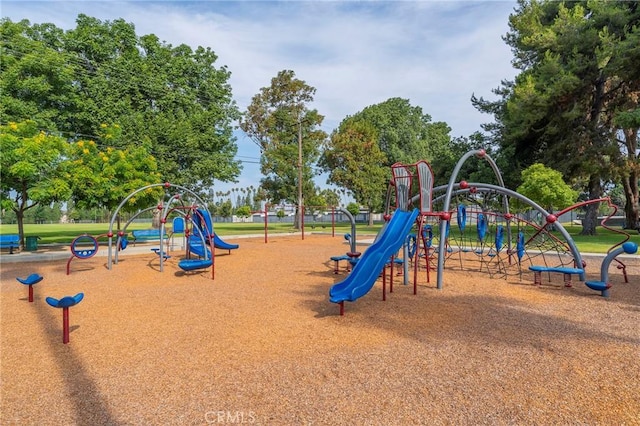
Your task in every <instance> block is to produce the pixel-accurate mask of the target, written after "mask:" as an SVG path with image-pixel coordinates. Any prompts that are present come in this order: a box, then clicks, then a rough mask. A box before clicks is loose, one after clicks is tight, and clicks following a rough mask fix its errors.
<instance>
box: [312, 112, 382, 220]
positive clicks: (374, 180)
mask: <svg viewBox="0 0 640 426" xmlns="http://www.w3.org/2000/svg"><path fill="white" fill-rule="evenodd" d="M386 162H387V157H386V155H384V153H383V152H382V151H381V150H380V147H379V145H378V133H377V131H376V130H375V128H374V127H373V125H372V124H370V123H369V122H367V121H364V120H357V119H354V118H347V119H345V120H343V121H342V123H340V127H339V128H338V129H337V130H335V131H334V132H333V133H332V134H331V139H330V140H329V141H328V142H327V144H326V146H325V148H324V151H323V154H322V157H321V160H320V167H321V168H322V169H324V170H325V171H326V172H328V173H329V178H328V179H327V183H333V184H336V185H338V186H341V187H344V188H347V189H348V190H349V191H351V192H352V193H353V196H354V198H355V199H356V201H357V202H358V203H360V204H362V205H364V206H366V207H367V208H368V209H369V211H370V212H374V211H380V210H381V209H382V208H383V203H384V198H383V197H382V196H381V194H382V190H383V189H385V186H386V183H387V182H388V176H389V170H390V169H389V168H388V167H386V166H385V164H386ZM369 224H370V225H372V224H373V215H369Z"/></svg>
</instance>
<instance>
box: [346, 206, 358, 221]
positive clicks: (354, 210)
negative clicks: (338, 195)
mask: <svg viewBox="0 0 640 426" xmlns="http://www.w3.org/2000/svg"><path fill="white" fill-rule="evenodd" d="M347 211H348V212H349V213H351V215H352V216H353V217H354V218H355V217H356V216H357V215H358V214H359V213H360V206H359V205H358V203H349V204H347Z"/></svg>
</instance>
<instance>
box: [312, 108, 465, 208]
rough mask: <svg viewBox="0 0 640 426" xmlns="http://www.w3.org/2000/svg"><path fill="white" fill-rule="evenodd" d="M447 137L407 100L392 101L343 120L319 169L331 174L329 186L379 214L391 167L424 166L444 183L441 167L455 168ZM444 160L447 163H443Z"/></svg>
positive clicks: (438, 124)
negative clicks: (420, 163)
mask: <svg viewBox="0 0 640 426" xmlns="http://www.w3.org/2000/svg"><path fill="white" fill-rule="evenodd" d="M450 131H451V129H450V128H449V126H448V125H447V124H446V123H443V122H432V121H431V116H430V115H428V114H425V113H423V111H422V108H420V107H418V106H412V105H411V104H410V102H409V100H407V99H402V98H391V99H388V100H386V101H385V102H382V103H379V104H375V105H370V106H368V107H366V108H365V109H363V110H362V111H360V112H358V113H356V114H354V115H353V116H349V117H347V118H345V119H344V120H343V121H342V123H341V124H340V126H339V127H338V129H337V130H335V131H334V132H333V134H332V136H331V139H330V140H329V141H328V143H327V146H326V148H325V152H326V153H325V154H324V155H323V157H322V160H321V162H320V165H321V167H322V168H323V169H324V170H325V171H327V172H329V182H333V183H336V184H338V185H341V186H344V187H345V188H347V189H348V190H349V191H351V192H352V193H353V195H354V198H355V199H356V200H357V201H358V202H359V203H361V204H362V205H365V206H367V207H368V208H369V209H370V210H371V211H380V210H381V209H382V208H383V203H384V200H385V193H386V190H387V182H388V179H389V178H390V177H391V165H392V164H394V163H398V162H399V163H404V164H412V163H415V162H417V161H419V160H426V161H427V162H429V163H432V164H433V165H434V172H435V173H436V176H438V177H440V178H441V183H444V176H446V177H447V179H448V173H450V171H451V168H448V169H447V170H446V171H445V170H444V169H443V167H442V165H445V164H446V165H451V164H455V162H453V157H454V155H453V153H452V152H453V151H452V145H451V137H450V136H449V132H450ZM372 138H373V139H375V144H376V145H377V146H375V147H374V146H373V145H371V144H370V142H371V141H372ZM445 158H446V159H447V160H448V161H442V160H444V159H445ZM385 177H386V178H385Z"/></svg>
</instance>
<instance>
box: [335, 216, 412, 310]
mask: <svg viewBox="0 0 640 426" xmlns="http://www.w3.org/2000/svg"><path fill="white" fill-rule="evenodd" d="M418 214H419V211H418V209H415V210H413V211H412V212H406V211H401V210H396V211H395V213H394V214H393V216H392V217H391V221H390V222H389V223H388V224H387V225H386V226H385V227H384V228H382V230H380V234H379V235H378V237H377V238H376V241H375V242H374V243H373V244H372V245H371V246H370V247H369V248H368V249H367V250H366V251H365V252H364V253H363V254H362V257H361V258H360V260H359V261H358V263H356V264H355V267H354V268H353V271H351V274H349V276H347V278H345V279H344V281H341V282H339V283H337V284H335V285H333V286H332V287H331V289H330V290H329V300H331V302H333V303H341V302H344V301H345V300H347V301H349V302H354V301H355V300H356V299H358V298H360V297H362V296H364V295H365V294H367V293H368V292H369V290H371V288H372V287H373V285H374V284H375V282H376V279H378V276H379V275H380V272H381V271H382V269H383V268H384V265H385V263H386V262H387V261H388V260H389V258H390V257H391V255H393V254H394V253H396V252H397V251H398V250H400V248H401V247H402V243H404V241H405V238H406V236H407V234H409V231H411V227H412V226H413V223H414V222H415V220H416V217H418Z"/></svg>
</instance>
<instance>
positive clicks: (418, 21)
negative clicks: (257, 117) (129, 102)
mask: <svg viewBox="0 0 640 426" xmlns="http://www.w3.org/2000/svg"><path fill="white" fill-rule="evenodd" d="M515 6H516V2H515V1H489V2H480V1H415V2H410V1H403V2H377V1H372V2H351V1H343V2H333V1H328V2H325V1H304V2H297V1H289V2H271V1H261V2H244V1H243V2H218V1H200V2H186V3H181V2H165V1H155V2H154V1H129V2H99V1H91V2H79V1H69V2H67V1H55V2H30V1H3V2H2V11H1V13H2V16H3V17H9V18H11V19H12V20H14V21H17V20H20V19H24V18H26V19H29V20H30V21H31V22H32V23H41V22H52V23H54V24H56V25H57V26H59V27H61V28H65V29H70V28H73V27H74V26H75V18H76V16H77V15H78V14H79V13H84V14H86V15H89V16H93V17H96V18H98V19H101V20H114V19H118V18H123V19H124V20H125V21H127V22H132V23H133V24H134V25H135V27H136V32H137V33H138V34H139V35H143V34H149V33H154V34H156V35H157V36H158V37H159V38H160V39H161V40H163V41H166V42H167V43H170V44H172V45H174V46H175V45H178V44H182V43H185V44H188V45H190V46H192V47H194V48H195V47H197V46H199V45H201V46H207V47H211V48H212V49H213V50H214V51H215V52H216V54H217V55H218V57H219V60H218V65H220V66H222V65H226V66H228V69H229V70H230V71H231V73H232V77H231V81H230V83H231V85H232V87H233V91H234V97H235V99H236V101H237V102H238V105H239V106H240V107H241V108H244V107H246V106H247V105H248V103H249V102H250V100H251V97H252V96H253V95H254V94H256V93H257V92H258V91H259V89H260V88H261V87H264V86H268V85H269V84H270V80H271V78H272V77H274V76H275V75H276V74H277V72H278V71H280V70H283V69H292V70H294V71H295V73H296V76H297V77H298V78H300V79H303V80H305V81H306V82H307V83H308V84H310V85H312V86H314V87H315V88H316V89H317V92H316V98H315V100H316V101H315V103H314V105H313V106H314V107H315V108H317V109H318V111H319V112H320V113H321V114H324V115H325V116H326V119H325V124H326V125H325V130H327V131H330V130H332V129H333V128H334V127H335V126H337V125H338V124H339V122H340V121H341V120H342V119H343V118H344V117H345V116H346V115H351V114H354V113H356V112H358V111H360V110H362V109H363V108H365V107H366V106H368V105H372V104H375V103H379V102H383V101H385V100H386V99H388V98H391V97H402V98H407V99H409V100H410V101H411V103H412V105H416V106H420V107H421V108H422V110H423V111H424V112H425V113H427V114H430V115H431V116H432V118H433V120H434V121H445V122H447V123H448V124H449V126H450V127H451V128H452V135H454V136H468V135H470V134H471V133H473V132H474V131H476V130H480V124H482V123H484V122H487V121H490V120H491V117H490V116H485V115H482V114H480V113H479V112H478V111H476V110H475V109H474V108H473V107H472V106H471V103H470V101H469V99H470V97H471V95H472V94H473V93H475V94H476V95H480V96H485V97H489V98H491V90H492V89H493V88H496V87H498V86H499V84H500V81H501V80H503V79H510V78H513V76H514V75H515V71H514V70H513V69H512V68H511V65H510V61H511V52H510V50H509V48H508V47H507V46H506V45H505V44H504V42H503V41H502V40H501V36H502V35H504V34H505V33H506V32H507V30H508V15H509V14H510V13H511V12H512V11H513V8H514V7H515ZM238 145H239V155H244V156H254V157H257V156H258V151H257V149H256V147H255V145H254V144H253V143H252V142H251V141H249V140H248V139H246V138H243V137H240V138H239V140H238ZM246 169H247V173H245V174H243V176H242V177H241V179H240V180H241V184H240V185H244V186H248V185H254V186H255V185H256V184H257V183H258V180H259V176H256V174H257V173H258V171H257V167H256V166H255V165H250V164H247V165H246Z"/></svg>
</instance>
